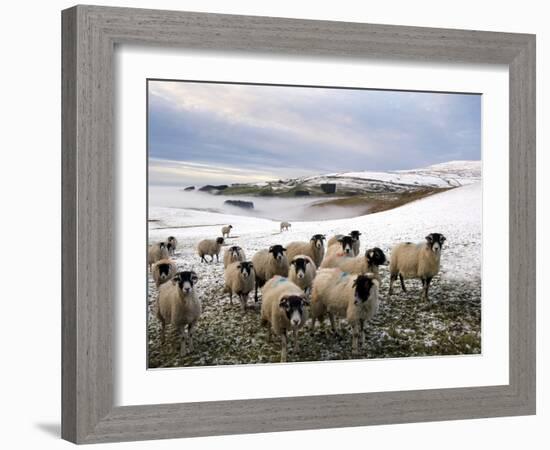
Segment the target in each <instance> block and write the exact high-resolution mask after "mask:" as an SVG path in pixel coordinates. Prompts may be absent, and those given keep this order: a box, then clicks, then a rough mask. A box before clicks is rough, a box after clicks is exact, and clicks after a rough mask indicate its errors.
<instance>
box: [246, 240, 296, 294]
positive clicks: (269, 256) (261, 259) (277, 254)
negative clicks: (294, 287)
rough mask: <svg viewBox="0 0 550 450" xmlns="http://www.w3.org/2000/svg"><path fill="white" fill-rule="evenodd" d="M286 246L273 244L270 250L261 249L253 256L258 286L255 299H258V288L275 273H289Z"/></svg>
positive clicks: (284, 274) (285, 274)
mask: <svg viewBox="0 0 550 450" xmlns="http://www.w3.org/2000/svg"><path fill="white" fill-rule="evenodd" d="M286 251H287V250H286V248H284V247H283V246H282V245H278V244H277V245H272V246H271V247H269V250H260V251H258V252H256V254H255V255H254V256H253V258H252V264H253V265H254V270H255V271H256V286H255V290H254V300H255V301H256V302H257V301H258V288H259V287H260V288H261V287H262V286H263V285H264V284H265V283H266V281H268V280H269V279H270V278H271V277H273V276H275V275H282V276H285V277H286V276H287V275H288V259H287V256H286V254H285V252H286Z"/></svg>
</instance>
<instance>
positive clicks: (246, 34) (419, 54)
mask: <svg viewBox="0 0 550 450" xmlns="http://www.w3.org/2000/svg"><path fill="white" fill-rule="evenodd" d="M62 31H63V44H62V53H63V56H62V81H63V87H62V104H63V111H62V123H63V125H62V147H63V148H62V150H63V156H62V175H63V182H62V195H63V199H62V205H63V219H62V224H63V248H62V258H63V275H62V276H63V280H62V326H63V330H62V365H63V367H62V408H63V412H62V437H63V438H64V439H67V440H70V441H72V442H76V443H94V442H109V441H128V440H140V439H160V438H177V437H191V436H209V435H222V434H236V433H260V432H273V431H285V430H303V429H315V428H328V427H330V428H334V427H350V426H362V425H372V424H389V423H403V422H413V421H414V422H420V421H432V420H451V419H467V418H480V417H496V416H511V415H525V414H534V413H535V36H533V35H528V34H511V33H494V32H483V31H465V30H450V29H435V28H418V27H408V26H389V25H371V24H361V23H344V22H329V21H309V20H296V19H281V18H270V17H249V16H233V15H220V14H204V13H189V12H177V11H157V10H145V9H127V8H111V7H98V6H75V7H73V8H70V9H67V10H65V11H63V13H62ZM116 44H148V45H149V44H151V45H157V46H164V47H181V48H187V49H195V50H218V51H241V52H251V51H253V52H263V53H265V54H267V55H281V54H282V55H304V56H319V57H327V58H344V57H345V58H355V59H359V60H360V59H361V58H367V57H368V58H373V57H374V58H387V59H397V60H402V59H407V60H413V61H414V60H416V61H434V62H464V63H482V64H505V65H507V66H508V68H509V85H510V109H509V114H510V116H509V125H510V140H509V142H510V152H509V155H510V160H509V167H510V184H509V196H510V204H509V206H510V223H509V229H510V241H509V243H510V279H509V292H510V298H509V305H510V309H509V317H510V322H509V326H510V330H509V336H510V341H509V361H510V367H509V384H507V385H501V386H486V387H468V388H452V389H429V390H415V391H403V392H380V393H361V394H345V395H321V396H308V397H299V398H298V397H287V398H275V399H257V400H236V401H215V402H197V403H179V404H162V405H138V406H119V407H115V406H114V403H113V398H114V397H113V379H114V374H113V362H112V358H113V345H112V344H113V336H114V333H113V313H114V308H113V304H114V295H115V294H114V293H115V289H114V286H115V280H114V277H113V273H114V270H113V269H114V268H113V263H112V261H113V241H114V236H113V234H114V229H115V227H114V219H113V218H114V216H115V211H114V208H115V203H114V194H113V189H114V184H115V181H114V179H113V177H114V171H113V160H114V157H115V155H114V152H115V147H114V138H113V127H114V125H113V123H114V117H113V102H114V88H113V85H114V77H113V52H114V50H115V45H116Z"/></svg>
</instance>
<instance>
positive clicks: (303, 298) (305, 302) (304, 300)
mask: <svg viewBox="0 0 550 450" xmlns="http://www.w3.org/2000/svg"><path fill="white" fill-rule="evenodd" d="M302 303H303V304H304V305H306V306H309V300H308V299H307V298H305V297H302Z"/></svg>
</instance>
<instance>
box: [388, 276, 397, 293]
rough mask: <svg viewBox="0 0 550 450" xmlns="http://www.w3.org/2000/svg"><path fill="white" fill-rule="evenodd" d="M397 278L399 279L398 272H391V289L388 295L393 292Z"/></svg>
mask: <svg viewBox="0 0 550 450" xmlns="http://www.w3.org/2000/svg"><path fill="white" fill-rule="evenodd" d="M395 280H397V274H396V273H392V274H390V290H389V291H388V295H392V294H393V282H394V281H395Z"/></svg>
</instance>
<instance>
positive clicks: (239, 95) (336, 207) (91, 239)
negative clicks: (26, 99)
mask: <svg viewBox="0 0 550 450" xmlns="http://www.w3.org/2000/svg"><path fill="white" fill-rule="evenodd" d="M62 23H63V57H62V64H63V67H62V69H63V70H62V75H63V112H62V121H63V139H62V143H63V299H62V304H63V321H62V326H63V333H62V336H63V341H62V345H63V348H62V350H63V368H62V369H63V370H62V375H63V380H62V381H63V383H62V384H63V389H62V407H63V408H62V410H63V412H62V435H63V437H64V438H65V439H67V440H70V441H72V442H76V443H93V442H112V441H125V440H141V439H160V438H176V437H192V436H208V435H221V434H236V433H258V432H270V431H285V430H300V429H315V428H328V427H349V426H361V425H371V424H390V423H403V422H413V421H430V420H451V419H465V418H479V417H491V416H508V415H524V414H534V413H535V392H536V389H535V37H534V36H532V35H525V34H510V33H489V32H482V31H466V30H448V29H432V28H416V27H403V26H389V25H371V24H359V23H343V22H327V21H308V20H296V19H279V18H269V17H248V16H230V15H218V14H204V13H188V12H175V11H155V10H141V9H126V8H109V7H98V6H75V7H73V8H70V9H68V10H65V11H63V13H62ZM336 380H341V381H339V382H337V381H336Z"/></svg>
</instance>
